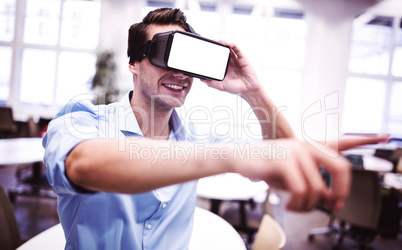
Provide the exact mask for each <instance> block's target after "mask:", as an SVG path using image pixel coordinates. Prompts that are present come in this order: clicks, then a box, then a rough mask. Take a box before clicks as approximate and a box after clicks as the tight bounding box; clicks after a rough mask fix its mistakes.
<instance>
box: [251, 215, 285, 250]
mask: <svg viewBox="0 0 402 250" xmlns="http://www.w3.org/2000/svg"><path fill="white" fill-rule="evenodd" d="M285 243H286V235H285V232H284V231H283V229H282V227H281V226H280V225H279V224H278V223H277V222H276V221H275V220H274V219H273V218H272V217H271V216H269V215H268V214H264V216H263V218H262V221H261V224H260V227H259V228H258V232H257V234H256V236H255V241H254V245H253V250H279V249H282V248H283V247H284V246H285Z"/></svg>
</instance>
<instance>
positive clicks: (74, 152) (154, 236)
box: [43, 8, 381, 249]
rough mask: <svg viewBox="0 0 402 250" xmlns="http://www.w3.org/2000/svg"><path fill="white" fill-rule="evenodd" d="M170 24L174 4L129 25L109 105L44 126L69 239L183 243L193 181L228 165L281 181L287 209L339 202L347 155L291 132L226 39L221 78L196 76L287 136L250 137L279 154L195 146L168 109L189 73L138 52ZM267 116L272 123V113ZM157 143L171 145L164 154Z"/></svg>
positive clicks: (181, 22) (179, 26)
mask: <svg viewBox="0 0 402 250" xmlns="http://www.w3.org/2000/svg"><path fill="white" fill-rule="evenodd" d="M172 30H182V31H188V32H190V31H191V29H190V27H189V25H188V24H187V23H186V19H185V16H184V15H183V13H182V12H181V11H180V10H178V9H165V8H164V9H158V10H155V11H152V12H150V13H149V14H148V15H147V16H146V17H145V18H144V20H143V22H141V23H139V24H134V25H133V26H131V27H130V30H129V45H128V56H129V57H130V63H129V70H130V72H131V73H132V74H133V78H134V83H135V84H134V90H133V91H132V92H129V93H128V94H127V95H126V96H125V97H124V98H123V99H122V101H120V102H118V103H114V104H111V105H108V106H94V105H92V104H91V103H89V102H85V101H79V102H73V101H72V102H70V103H69V104H68V105H67V106H66V107H65V108H64V109H63V110H62V111H61V112H60V113H59V114H58V115H57V116H56V117H55V119H54V120H53V121H52V122H51V123H50V125H49V129H48V132H47V134H46V136H45V138H44V140H43V145H44V147H45V148H46V153H45V164H46V166H47V168H48V178H49V181H50V183H51V184H52V186H53V188H54V190H55V192H56V193H57V195H58V212H59V216H60V220H61V223H62V226H63V229H64V233H65V237H66V240H67V245H66V248H67V249H186V248H187V246H188V244H189V240H190V238H191V233H192V232H191V231H192V222H193V212H194V207H195V202H196V184H197V182H196V180H197V179H199V178H202V177H206V176H211V175H215V174H221V173H227V172H235V173H240V174H242V175H244V176H246V177H248V178H252V179H260V180H263V181H266V182H267V183H268V184H269V185H270V186H271V187H274V188H280V189H284V190H287V191H288V192H289V193H290V200H289V203H288V206H287V207H288V208H289V209H291V210H297V211H306V210H311V209H312V208H314V206H315V205H317V204H319V205H323V206H326V207H327V208H329V209H339V208H341V207H342V205H343V200H344V199H345V197H346V196H347V194H348V188H349V182H350V167H349V164H348V162H347V161H346V160H345V159H343V158H342V157H338V158H336V159H333V158H330V157H328V156H327V155H326V154H325V153H328V152H330V153H332V150H333V149H331V148H329V147H328V148H325V150H328V152H318V151H316V150H314V149H313V148H311V147H309V146H308V145H307V144H305V143H303V142H299V141H297V140H295V139H291V137H293V132H292V130H291V128H290V126H289V124H288V123H287V121H286V120H285V118H284V117H283V116H282V114H273V113H272V112H271V111H272V110H275V106H274V104H273V103H272V101H271V99H270V98H269V97H268V96H267V95H266V93H264V91H263V88H262V87H261V84H260V83H259V81H258V79H257V77H256V74H255V72H254V70H253V69H252V67H251V66H250V64H249V63H248V61H247V59H246V58H245V57H244V55H243V54H242V52H241V51H240V50H239V48H238V47H236V46H235V45H233V44H227V45H228V46H229V47H230V48H231V60H230V65H229V68H228V72H227V76H226V78H225V79H224V80H223V81H221V82H219V81H212V80H203V82H205V83H206V84H207V85H208V86H210V87H212V88H216V89H219V90H222V91H226V92H229V93H233V94H238V95H240V96H241V97H242V98H243V99H245V100H246V101H247V102H248V103H249V104H250V106H251V107H252V108H253V109H254V110H255V114H256V116H257V118H258V119H259V121H260V123H261V130H262V134H263V136H264V139H267V138H270V137H276V138H290V139H278V140H275V141H274V142H273V141H271V140H264V141H261V142H259V143H253V144H250V147H252V148H253V150H257V151H258V150H260V151H259V152H263V151H264V149H266V147H267V146H268V145H269V144H270V143H275V145H276V147H281V148H283V149H284V150H285V152H286V157H285V159H276V158H275V157H265V156H264V155H260V156H259V157H258V156H257V157H238V156H236V155H235V154H236V152H235V149H236V146H237V145H240V144H237V145H235V144H212V143H211V144H209V143H206V144H202V150H198V149H197V150H196V148H195V147H194V140H195V141H196V138H195V139H194V138H189V137H188V134H186V132H185V130H184V129H183V127H182V123H181V121H180V119H179V117H178V115H177V113H176V112H175V110H174V108H176V107H179V106H180V105H181V104H182V103H184V101H185V99H186V96H187V94H188V92H189V91H190V89H191V85H192V83H193V79H192V78H191V77H188V76H186V75H184V74H182V73H179V72H174V71H168V70H166V69H162V68H158V67H155V66H153V65H151V64H150V62H149V60H148V58H147V57H146V56H145V57H144V55H143V51H144V47H145V43H146V42H147V41H148V40H150V39H152V37H153V36H154V35H155V34H157V33H161V32H166V31H172ZM273 115H276V117H275V119H276V122H275V124H273V123H271V122H269V121H271V120H272V119H273ZM271 131H276V134H275V135H272V134H270V132H271ZM380 140H381V139H378V138H374V139H365V140H349V141H341V142H339V145H340V148H341V149H346V148H348V147H351V146H356V145H359V144H362V143H375V142H378V141H380ZM242 145H245V144H242ZM160 152H168V154H164V157H163V159H161V158H162V157H160V156H161V155H162V154H160ZM178 152H185V154H184V153H183V154H179V153H178ZM254 152H255V151H254ZM153 153H155V154H153ZM152 155H155V157H152ZM332 155H333V154H332ZM157 156H159V157H157ZM318 166H323V167H324V168H325V169H326V170H327V171H328V172H329V173H331V175H332V178H333V187H332V189H328V188H326V186H325V184H324V182H323V180H322V177H321V176H320V174H319V171H318Z"/></svg>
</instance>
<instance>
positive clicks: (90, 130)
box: [42, 101, 99, 195]
mask: <svg viewBox="0 0 402 250" xmlns="http://www.w3.org/2000/svg"><path fill="white" fill-rule="evenodd" d="M97 107H98V106H94V105H93V104H92V103H90V102H89V101H81V102H70V103H68V104H67V105H66V106H65V107H64V108H63V109H62V110H61V111H60V112H59V113H58V114H57V115H56V117H55V118H54V119H53V120H52V121H51V122H50V123H49V126H48V130H47V132H46V134H45V136H44V138H43V142H42V144H43V147H44V148H45V156H44V163H45V165H46V168H47V178H48V180H49V183H50V184H51V185H52V187H53V190H54V191H55V192H56V193H57V194H58V195H74V194H77V193H82V190H80V189H79V188H77V186H75V185H74V184H73V183H72V182H70V181H69V180H68V178H67V176H66V174H65V159H66V157H67V155H68V154H69V152H70V151H71V150H72V149H73V148H74V147H75V146H76V145H78V144H79V143H80V142H83V141H85V140H89V139H95V138H99V112H98V110H97Z"/></svg>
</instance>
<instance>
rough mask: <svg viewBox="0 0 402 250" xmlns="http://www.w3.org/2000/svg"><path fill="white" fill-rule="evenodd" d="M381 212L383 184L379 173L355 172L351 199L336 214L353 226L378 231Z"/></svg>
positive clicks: (350, 194)
mask: <svg viewBox="0 0 402 250" xmlns="http://www.w3.org/2000/svg"><path fill="white" fill-rule="evenodd" d="M380 212H381V184H380V179H379V176H378V173H377V172H374V171H365V170H356V169H354V170H353V175H352V184H351V188H350V193H349V197H348V198H347V199H346V201H345V206H344V208H343V209H342V210H341V211H339V212H337V213H335V215H336V216H337V217H339V218H341V219H342V220H345V221H347V222H349V223H351V224H354V225H357V226H361V227H366V228H371V229H377V226H378V220H379V217H380Z"/></svg>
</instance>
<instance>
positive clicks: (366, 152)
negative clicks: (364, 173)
mask: <svg viewBox="0 0 402 250" xmlns="http://www.w3.org/2000/svg"><path fill="white" fill-rule="evenodd" d="M375 149H376V148H373V147H360V148H354V149H349V150H346V151H343V152H342V154H345V155H362V157H363V168H364V169H365V170H368V171H376V172H391V171H392V169H393V165H392V162H390V161H387V160H385V159H382V158H379V157H375V156H374V153H375Z"/></svg>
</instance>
